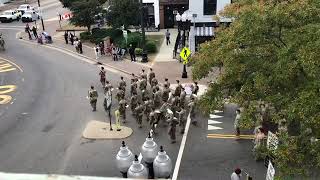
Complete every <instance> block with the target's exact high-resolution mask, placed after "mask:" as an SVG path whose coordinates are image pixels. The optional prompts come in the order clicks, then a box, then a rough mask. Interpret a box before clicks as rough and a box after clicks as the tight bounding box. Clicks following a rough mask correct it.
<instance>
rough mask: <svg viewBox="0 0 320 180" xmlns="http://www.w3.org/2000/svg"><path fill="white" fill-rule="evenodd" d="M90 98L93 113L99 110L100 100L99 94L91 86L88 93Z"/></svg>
mask: <svg viewBox="0 0 320 180" xmlns="http://www.w3.org/2000/svg"><path fill="white" fill-rule="evenodd" d="M88 97H89V101H90V105H91V107H92V111H96V110H97V100H98V92H97V90H95V89H94V87H93V86H91V88H90V90H89V91H88Z"/></svg>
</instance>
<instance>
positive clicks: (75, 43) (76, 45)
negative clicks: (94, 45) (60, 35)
mask: <svg viewBox="0 0 320 180" xmlns="http://www.w3.org/2000/svg"><path fill="white" fill-rule="evenodd" d="M78 45H79V41H78V38H75V41H74V47H75V48H76V51H77V53H79V46H78Z"/></svg>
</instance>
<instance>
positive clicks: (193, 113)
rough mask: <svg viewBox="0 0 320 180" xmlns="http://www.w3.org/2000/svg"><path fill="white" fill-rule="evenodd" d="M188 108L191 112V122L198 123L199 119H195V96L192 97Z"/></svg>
mask: <svg viewBox="0 0 320 180" xmlns="http://www.w3.org/2000/svg"><path fill="white" fill-rule="evenodd" d="M188 108H189V112H190V118H191V122H192V124H194V125H196V124H197V121H196V119H195V100H194V99H193V98H191V99H190V101H189V102H188Z"/></svg>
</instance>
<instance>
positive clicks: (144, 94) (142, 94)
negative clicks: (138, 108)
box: [141, 89, 149, 101]
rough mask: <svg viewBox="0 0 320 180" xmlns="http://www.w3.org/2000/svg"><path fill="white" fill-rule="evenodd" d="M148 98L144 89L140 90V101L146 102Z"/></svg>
mask: <svg viewBox="0 0 320 180" xmlns="http://www.w3.org/2000/svg"><path fill="white" fill-rule="evenodd" d="M148 97H149V94H148V91H147V90H146V89H145V90H142V91H141V101H146V100H147V98H148Z"/></svg>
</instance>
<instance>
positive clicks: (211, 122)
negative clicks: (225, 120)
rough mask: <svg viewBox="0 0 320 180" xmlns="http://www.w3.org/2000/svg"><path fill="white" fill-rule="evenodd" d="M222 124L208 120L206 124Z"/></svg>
mask: <svg viewBox="0 0 320 180" xmlns="http://www.w3.org/2000/svg"><path fill="white" fill-rule="evenodd" d="M221 123H222V122H220V121H215V120H210V119H209V120H208V124H221Z"/></svg>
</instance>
